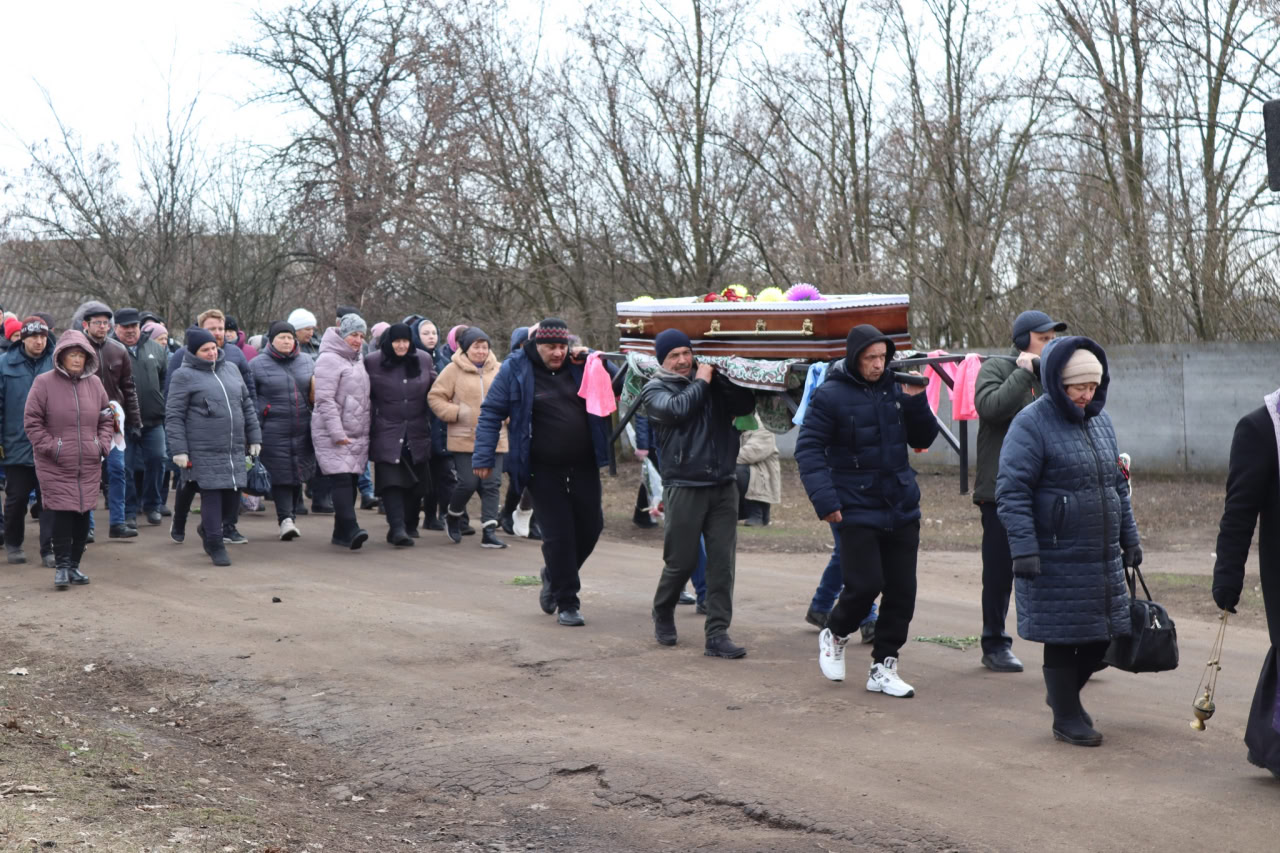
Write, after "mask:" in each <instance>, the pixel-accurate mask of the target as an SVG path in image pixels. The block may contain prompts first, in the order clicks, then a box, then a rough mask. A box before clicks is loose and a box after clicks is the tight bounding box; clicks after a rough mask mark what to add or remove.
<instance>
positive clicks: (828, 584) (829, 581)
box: [809, 524, 876, 626]
mask: <svg viewBox="0 0 1280 853" xmlns="http://www.w3.org/2000/svg"><path fill="white" fill-rule="evenodd" d="M831 536H832V538H834V539H835V542H836V547H835V550H834V551H832V552H831V559H830V560H828V561H827V567H826V568H825V569H823V570H822V580H820V581H818V589H817V590H816V591H815V592H814V593H813V601H811V602H810V603H809V609H810V610H816V611H818V612H819V613H830V612H831V609H832V608H833V607H835V606H836V599H837V598H839V597H840V592H841V590H843V589H844V575H843V574H841V572H840V536H839V534H838V533H837V532H836V526H835V525H834V524H833V525H831ZM874 621H876V605H875V602H874V601H873V602H871V612H870V613H868V614H867V618H865V619H863V620H862V621H861V622H860V623H859V626H862V625H865V624H867V623H868V622H874Z"/></svg>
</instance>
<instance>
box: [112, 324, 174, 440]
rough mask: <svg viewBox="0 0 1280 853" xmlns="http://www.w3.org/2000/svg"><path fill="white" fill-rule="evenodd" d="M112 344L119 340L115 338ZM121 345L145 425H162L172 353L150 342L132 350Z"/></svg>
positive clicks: (133, 347)
mask: <svg viewBox="0 0 1280 853" xmlns="http://www.w3.org/2000/svg"><path fill="white" fill-rule="evenodd" d="M112 340H118V339H116V338H112ZM119 343H120V345H121V346H123V347H124V350H125V352H126V353H128V355H129V364H130V370H131V371H132V372H133V386H134V390H135V391H136V393H137V395H138V413H139V414H140V415H141V417H142V425H143V426H144V427H153V426H159V425H160V424H163V423H164V388H165V377H166V376H167V374H168V372H169V353H168V352H167V351H166V350H165V348H164V347H162V346H160V345H159V344H158V343H156V342H155V341H153V340H151V339H150V338H146V339H142V338H140V339H139V340H138V343H137V344H135V345H134V346H132V347H130V346H129V345H128V344H126V343H125V342H124V341H119Z"/></svg>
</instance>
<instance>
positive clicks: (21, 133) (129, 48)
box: [0, 0, 581, 175]
mask: <svg viewBox="0 0 1280 853" xmlns="http://www.w3.org/2000/svg"><path fill="white" fill-rule="evenodd" d="M284 5H286V3H285V2H283V0H205V2H200V3H194V2H185V0H184V1H183V2H175V1H174V0H111V1H110V2H102V0H97V2H91V0H40V2H19V0H3V2H0V20H3V32H4V38H3V40H2V41H0V171H3V172H6V173H8V174H10V175H14V174H17V173H19V172H21V170H22V169H23V168H24V167H25V166H26V163H27V157H26V154H25V151H24V148H23V145H24V143H30V142H34V141H38V140H40V139H43V138H46V137H50V136H52V135H54V134H56V132H57V128H56V125H55V124H54V122H53V118H52V116H51V115H50V112H49V108H48V106H47V105H46V104H45V101H44V95H43V94H42V92H41V87H43V88H44V89H45V90H47V91H48V94H49V97H50V98H51V99H52V101H53V104H54V106H55V107H56V108H57V110H58V114H59V116H60V117H61V118H62V120H63V122H64V123H65V124H66V125H67V126H68V127H70V128H73V129H75V130H76V131H78V132H79V133H80V134H81V135H82V136H83V137H84V140H85V142H86V143H88V144H89V145H97V144H112V143H114V144H116V145H118V146H119V147H120V149H121V154H122V158H121V159H122V160H123V161H124V162H125V163H130V162H131V161H132V156H131V151H130V146H131V145H132V140H133V138H134V135H135V132H136V131H137V130H139V129H143V130H147V129H150V128H153V127H156V126H158V125H159V123H160V122H161V121H162V119H163V117H164V113H165V100H166V97H168V93H167V92H166V81H169V83H170V84H171V87H172V91H173V94H174V99H175V102H176V103H177V104H178V105H181V104H184V103H186V102H187V101H188V100H189V99H190V98H191V96H192V95H193V94H195V93H197V92H199V93H200V108H199V114H200V117H201V138H202V139H203V140H204V141H205V142H206V143H209V144H212V145H218V144H221V143H224V142H233V141H236V140H238V139H239V140H247V139H252V140H253V141H255V142H272V141H276V140H278V139H280V138H282V137H283V135H284V127H285V125H284V121H283V119H282V117H281V115H280V110H279V107H277V106H270V105H251V106H242V102H243V100H244V99H245V98H246V96H247V94H248V93H250V92H252V91H253V90H254V88H255V86H256V81H255V79H254V78H253V74H254V69H253V68H252V67H251V66H250V65H249V63H247V62H244V61H243V60H240V59H236V58H234V57H230V56H226V55H225V51H226V50H227V48H228V46H230V45H231V44H232V43H234V42H236V41H242V40H248V39H250V38H252V36H253V27H252V22H251V15H252V12H253V11H254V10H255V9H271V8H276V7H280V6H284ZM580 5H581V4H580V3H578V2H570V0H547V3H546V6H547V9H548V12H547V15H546V18H547V20H548V21H552V20H559V19H561V18H563V16H564V14H566V13H568V12H572V11H573V10H576V9H578V8H580ZM512 6H513V7H514V9H515V10H516V11H515V12H514V14H517V15H525V16H529V17H534V16H535V15H536V10H537V8H538V7H539V2H538V0H514V2H513V3H512Z"/></svg>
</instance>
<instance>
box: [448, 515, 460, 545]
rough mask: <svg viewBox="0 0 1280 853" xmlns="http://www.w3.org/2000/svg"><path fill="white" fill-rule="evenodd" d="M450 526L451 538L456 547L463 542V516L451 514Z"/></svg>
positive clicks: (449, 517)
mask: <svg viewBox="0 0 1280 853" xmlns="http://www.w3.org/2000/svg"><path fill="white" fill-rule="evenodd" d="M448 525H449V527H448V530H449V538H450V539H451V540H453V543H454V544H455V545H456V544H458V543H459V542H461V541H462V516H461V515H454V514H453V513H449V516H448Z"/></svg>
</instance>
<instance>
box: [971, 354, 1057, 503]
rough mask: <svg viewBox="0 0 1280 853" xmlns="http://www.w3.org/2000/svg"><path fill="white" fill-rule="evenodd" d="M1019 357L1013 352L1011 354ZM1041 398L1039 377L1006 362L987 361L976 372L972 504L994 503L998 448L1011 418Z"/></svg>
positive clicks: (1001, 360)
mask: <svg viewBox="0 0 1280 853" xmlns="http://www.w3.org/2000/svg"><path fill="white" fill-rule="evenodd" d="M1011 354H1012V355H1013V356H1014V357H1017V356H1018V355H1019V351H1018V350H1017V349H1016V348H1015V349H1014V350H1013V352H1012V353H1011ZM1043 396H1044V385H1043V384H1041V382H1040V377H1039V375H1038V374H1036V373H1032V372H1031V371H1030V370H1023V369H1022V368H1021V367H1018V364H1017V362H1015V361H1010V360H1009V359H1007V358H989V359H987V360H986V361H984V362H983V363H982V369H981V370H979V371H978V382H977V385H976V386H975V388H974V393H973V402H974V407H975V408H976V409H977V410H978V459H977V476H976V479H975V480H974V484H973V502H974V503H976V504H980V503H995V500H996V474H997V473H998V472H999V470H1000V448H1001V447H1003V446H1004V437H1005V434H1006V433H1007V432H1008V431H1009V424H1011V423H1013V416H1014V415H1016V414H1018V412H1020V411H1022V410H1023V409H1025V408H1026V407H1027V406H1029V405H1031V404H1032V403H1034V402H1035V401H1036V400H1037V399H1038V398H1040V397H1043Z"/></svg>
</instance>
